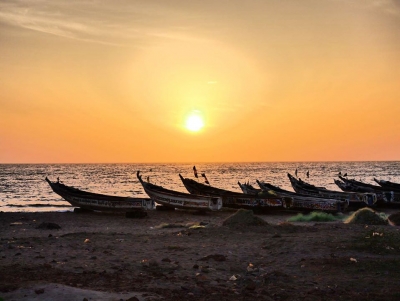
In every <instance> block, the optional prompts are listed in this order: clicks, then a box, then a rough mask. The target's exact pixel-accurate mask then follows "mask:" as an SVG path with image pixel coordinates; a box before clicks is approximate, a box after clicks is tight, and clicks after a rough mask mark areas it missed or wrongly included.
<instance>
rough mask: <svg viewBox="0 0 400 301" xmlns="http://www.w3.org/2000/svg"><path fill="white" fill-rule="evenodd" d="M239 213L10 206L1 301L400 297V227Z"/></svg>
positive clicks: (1, 216)
mask: <svg viewBox="0 0 400 301" xmlns="http://www.w3.org/2000/svg"><path fill="white" fill-rule="evenodd" d="M235 212H236V211H235V210H223V211H221V212H210V213H207V214H202V215H200V214H196V213H194V212H191V211H178V210H176V211H156V210H155V211H151V212H149V214H148V216H147V217H145V218H139V219H130V218H125V216H124V215H123V214H104V213H85V214H82V213H73V212H48V213H4V212H3V213H0V237H1V241H0V270H1V271H2V272H1V273H0V300H1V298H3V300H7V301H8V300H54V298H55V296H57V297H56V299H57V300H80V301H82V300H131V301H132V300H175V301H176V300H399V298H400V288H399V285H398V284H399V280H400V260H399V259H400V233H399V232H400V231H399V230H400V229H399V227H395V226H390V225H387V226H372V225H370V226H368V225H354V224H344V223H343V222H340V221H335V222H324V223H322V222H320V223H318V222H307V223H299V222H296V223H290V222H287V219H288V218H289V217H291V216H293V215H294V214H295V213H284V212H277V213H268V214H266V213H264V214H258V215H256V216H257V217H258V218H261V219H262V220H263V221H265V222H266V223H265V224H262V225H247V224H246V223H243V224H241V223H237V224H236V225H224V220H226V219H227V218H228V217H230V216H232V215H233V214H235ZM57 226H59V227H60V228H59V229H56V228H57Z"/></svg>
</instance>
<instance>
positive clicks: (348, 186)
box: [335, 176, 400, 204]
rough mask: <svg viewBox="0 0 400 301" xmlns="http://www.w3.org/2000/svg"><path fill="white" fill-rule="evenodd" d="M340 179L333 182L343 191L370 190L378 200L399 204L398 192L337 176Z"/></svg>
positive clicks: (399, 193)
mask: <svg viewBox="0 0 400 301" xmlns="http://www.w3.org/2000/svg"><path fill="white" fill-rule="evenodd" d="M339 178H340V180H341V181H339V180H335V184H336V185H337V186H338V187H339V188H340V189H342V190H343V191H352V192H372V193H375V194H376V197H377V199H378V202H380V203H381V204H382V203H399V204H400V192H396V193H395V192H394V191H392V190H388V189H387V188H384V187H381V186H377V185H372V184H367V183H364V182H361V181H357V180H355V179H347V178H344V177H342V176H339Z"/></svg>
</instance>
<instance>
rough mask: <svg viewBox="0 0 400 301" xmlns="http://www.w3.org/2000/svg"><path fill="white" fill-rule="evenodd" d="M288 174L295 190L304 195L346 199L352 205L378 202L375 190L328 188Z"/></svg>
mask: <svg viewBox="0 0 400 301" xmlns="http://www.w3.org/2000/svg"><path fill="white" fill-rule="evenodd" d="M287 175H288V178H289V181H290V183H291V184H292V187H293V189H294V191H296V192H297V193H300V194H303V195H309V196H315V197H323V198H329V199H337V200H344V201H347V202H349V205H350V206H354V207H362V206H374V205H375V204H376V202H377V196H376V194H375V193H373V192H342V191H334V190H328V189H327V188H325V187H318V186H315V185H313V184H310V183H307V182H304V181H303V180H301V179H297V178H296V177H294V176H292V175H291V174H290V173H288V174H287Z"/></svg>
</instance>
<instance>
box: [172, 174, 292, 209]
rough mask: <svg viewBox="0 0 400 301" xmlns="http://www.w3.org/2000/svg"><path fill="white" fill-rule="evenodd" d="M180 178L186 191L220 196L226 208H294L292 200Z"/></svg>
mask: <svg viewBox="0 0 400 301" xmlns="http://www.w3.org/2000/svg"><path fill="white" fill-rule="evenodd" d="M179 177H180V179H181V181H182V183H183V185H184V186H185V188H186V190H187V191H189V193H191V194H202V195H209V196H218V197H220V198H222V202H223V204H224V207H230V208H247V209H256V210H257V209H282V208H290V207H292V205H293V204H292V198H290V197H278V196H258V195H251V194H245V193H240V192H235V191H230V190H226V189H221V188H217V187H213V186H210V185H205V184H202V183H199V182H197V181H195V180H192V179H189V178H184V177H183V176H182V175H181V174H179Z"/></svg>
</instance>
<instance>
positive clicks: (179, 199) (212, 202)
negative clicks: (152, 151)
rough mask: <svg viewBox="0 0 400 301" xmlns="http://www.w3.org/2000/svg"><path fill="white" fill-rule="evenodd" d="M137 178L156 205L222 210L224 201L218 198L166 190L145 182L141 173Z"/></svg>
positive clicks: (200, 209) (138, 173)
mask: <svg viewBox="0 0 400 301" xmlns="http://www.w3.org/2000/svg"><path fill="white" fill-rule="evenodd" d="M136 175H137V178H138V179H139V182H140V183H141V184H142V186H143V189H144V191H145V192H146V193H147V194H148V196H149V197H150V198H151V199H152V200H153V201H154V202H156V203H158V204H160V205H162V206H166V207H169V208H177V209H194V210H199V211H217V210H220V209H221V208H222V199H221V198H220V197H216V196H212V197H210V196H206V195H193V194H189V193H184V192H179V191H175V190H170V189H166V188H164V187H162V186H159V185H155V184H152V183H150V182H146V181H143V179H142V176H141V175H140V171H138V172H137V174H136Z"/></svg>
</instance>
